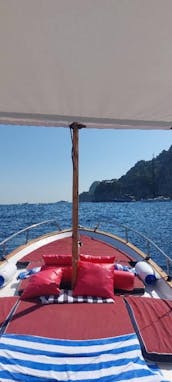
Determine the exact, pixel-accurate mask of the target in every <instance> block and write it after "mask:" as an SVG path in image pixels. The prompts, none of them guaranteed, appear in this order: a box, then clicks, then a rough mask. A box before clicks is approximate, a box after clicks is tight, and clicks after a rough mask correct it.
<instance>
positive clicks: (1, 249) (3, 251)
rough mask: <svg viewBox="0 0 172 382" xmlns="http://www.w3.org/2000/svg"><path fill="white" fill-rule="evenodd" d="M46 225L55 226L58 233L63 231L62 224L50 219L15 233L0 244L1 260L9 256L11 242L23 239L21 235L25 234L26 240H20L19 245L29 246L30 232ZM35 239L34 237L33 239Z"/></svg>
mask: <svg viewBox="0 0 172 382" xmlns="http://www.w3.org/2000/svg"><path fill="white" fill-rule="evenodd" d="M45 225H50V226H52V225H53V226H55V227H56V228H57V229H58V231H61V227H60V224H59V223H58V222H57V221H56V220H53V219H49V220H44V221H42V222H39V223H35V224H32V225H30V226H28V227H26V228H23V229H21V230H19V231H17V232H15V233H13V234H12V235H10V236H8V237H7V238H6V239H4V240H2V241H1V242H0V259H3V258H4V257H5V256H6V255H7V253H8V252H7V245H8V244H9V242H11V241H12V240H13V239H16V238H19V237H21V235H23V234H24V240H22V241H21V240H20V241H18V242H17V244H21V245H23V244H27V243H28V241H29V239H30V237H29V235H30V232H31V231H33V230H34V229H36V228H39V227H40V226H45ZM39 235H40V230H39ZM32 239H33V237H32ZM11 249H14V247H13V246H11V247H10V250H11Z"/></svg>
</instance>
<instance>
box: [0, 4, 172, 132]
mask: <svg viewBox="0 0 172 382" xmlns="http://www.w3.org/2000/svg"><path fill="white" fill-rule="evenodd" d="M171 14H172V2H171V0H145V1H141V0H139V1H138V0H130V1H126V0H94V1H92V0H87V1H80V0H70V1H69V0H49V1H47V0H29V1H26V0H24V1H23V0H15V1H11V0H1V1H0V52H1V63H0V84H1V86H0V124H20V125H40V126H61V127H63V126H68V125H69V124H70V123H71V122H78V123H80V124H84V125H86V126H87V127H99V128H106V127H107V128H120V129H123V128H124V129H126V128H145V129H149V128H155V129H170V128H171V126H172V108H171V99H172V71H171V68H172V49H171V36H172V23H171Z"/></svg>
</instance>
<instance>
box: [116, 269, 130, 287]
mask: <svg viewBox="0 0 172 382" xmlns="http://www.w3.org/2000/svg"><path fill="white" fill-rule="evenodd" d="M134 279H135V276H134V274H133V273H132V272H126V271H118V270H114V289H122V290H128V291H129V290H133V289H134Z"/></svg>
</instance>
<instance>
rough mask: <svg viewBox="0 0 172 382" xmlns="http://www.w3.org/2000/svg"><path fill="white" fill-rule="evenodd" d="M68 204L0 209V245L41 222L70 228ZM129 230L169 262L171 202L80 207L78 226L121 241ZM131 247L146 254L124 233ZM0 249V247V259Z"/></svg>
mask: <svg viewBox="0 0 172 382" xmlns="http://www.w3.org/2000/svg"><path fill="white" fill-rule="evenodd" d="M71 212H72V204H71V203H68V202H63V201H61V202H57V203H49V204H46V203H39V204H28V203H25V204H13V205H0V242H1V241H3V240H4V239H5V238H7V237H8V236H10V235H12V234H13V233H15V232H16V231H19V230H21V229H23V228H25V227H27V226H31V225H33V224H36V223H39V222H40V221H45V220H54V221H55V222H56V223H57V225H59V226H60V228H61V229H64V228H69V227H71V225H72V213H71ZM119 223H121V224H122V225H125V226H127V227H130V228H132V229H134V230H136V231H138V232H140V233H142V234H143V235H145V236H147V237H149V238H150V239H151V240H153V241H154V242H155V244H156V245H157V246H158V247H160V248H161V249H162V250H163V251H164V252H165V253H166V254H167V255H168V256H169V257H170V258H172V201H169V202H167V201H165V202H164V201H161V202H129V203H127V202H123V203H81V204H80V207H79V224H80V225H81V226H86V227H89V228H95V227H96V226H98V227H99V229H100V230H103V231H108V232H112V233H114V234H117V235H121V236H122V237H124V238H125V234H126V230H125V228H122V229H120V228H119ZM57 225H54V223H50V224H49V226H46V227H45V226H44V225H42V226H40V227H38V228H37V229H34V230H32V231H31V233H29V235H30V236H29V238H30V239H31V238H33V237H35V236H37V235H38V234H43V233H45V228H46V229H47V227H48V231H52V230H53V229H57ZM128 239H129V241H131V242H132V243H133V244H135V245H138V246H139V247H141V249H142V250H144V251H146V252H148V247H147V242H146V244H145V240H143V239H142V237H141V236H138V235H136V234H135V233H134V232H133V231H129V232H128ZM23 243H24V236H23V235H20V236H18V237H17V238H14V239H13V240H11V241H10V242H9V243H8V244H7V245H6V248H5V249H4V250H5V252H6V253H8V252H9V251H10V250H11V249H13V248H14V247H15V245H16V244H17V245H19V244H23ZM149 251H150V254H151V255H152V257H153V259H155V260H156V261H157V262H158V263H159V265H161V266H162V267H163V268H164V269H165V264H166V262H165V259H164V258H163V256H162V255H159V253H158V251H157V250H156V249H154V248H153V247H152V246H150V248H149ZM2 253H3V248H2V246H1V247H0V254H1V255H2Z"/></svg>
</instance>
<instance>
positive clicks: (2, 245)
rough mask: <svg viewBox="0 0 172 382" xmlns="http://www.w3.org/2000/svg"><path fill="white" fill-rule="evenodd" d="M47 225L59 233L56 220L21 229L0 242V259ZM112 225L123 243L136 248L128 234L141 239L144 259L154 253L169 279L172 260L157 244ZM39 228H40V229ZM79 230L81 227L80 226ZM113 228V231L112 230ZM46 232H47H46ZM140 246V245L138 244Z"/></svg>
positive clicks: (120, 225) (114, 222)
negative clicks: (34, 231) (117, 230)
mask: <svg viewBox="0 0 172 382" xmlns="http://www.w3.org/2000/svg"><path fill="white" fill-rule="evenodd" d="M102 223H103V222H102V221H101V222H99V223H98V224H97V225H96V226H95V227H94V231H95V232H96V231H97V230H98V228H99V227H100V225H102ZM47 225H49V226H50V232H51V231H52V228H51V227H52V226H54V227H56V228H57V229H58V231H61V230H62V229H61V227H60V224H59V223H58V222H57V220H53V219H49V220H44V221H42V222H39V223H35V224H32V225H30V226H28V227H26V228H24V229H21V230H19V231H18V232H16V233H14V234H12V235H10V236H9V237H7V238H6V239H4V240H3V241H1V242H0V259H3V258H5V256H6V255H7V254H8V250H7V246H9V247H10V248H8V249H9V252H10V251H11V250H13V249H14V248H15V247H16V246H17V245H23V244H27V243H28V241H29V240H30V233H31V231H33V230H35V229H37V228H38V233H37V235H34V234H33V233H32V238H31V239H34V238H36V237H37V236H40V234H45V232H44V230H43V228H42V227H43V226H47ZM112 225H113V227H112ZM112 225H111V232H114V234H115V233H116V229H115V231H114V226H115V225H116V226H118V228H119V229H120V230H122V234H121V232H120V236H122V237H123V240H124V241H125V243H126V244H127V243H129V242H130V243H132V244H134V245H136V246H138V245H137V244H138V241H137V239H136V243H135V242H134V241H133V238H132V239H129V236H130V233H132V234H134V235H137V237H138V238H140V239H142V240H143V243H144V247H145V248H144V253H145V254H146V257H145V260H148V259H150V258H152V259H153V253H155V251H156V254H157V255H158V256H159V259H160V260H161V261H162V262H163V269H164V270H165V271H166V273H167V275H168V276H169V278H171V277H170V274H171V273H172V259H171V258H170V257H169V256H168V255H167V254H166V253H165V252H164V251H163V250H162V249H161V248H159V246H158V245H157V244H155V243H154V242H153V241H152V240H151V239H149V238H148V237H147V236H146V235H144V234H142V233H140V232H138V231H137V230H135V229H134V228H130V227H128V226H125V225H123V224H121V223H120V222H118V221H116V220H115V221H114V220H113V222H112ZM40 227H41V228H40ZM80 228H81V226H80ZM112 228H113V229H112ZM46 232H47V230H46ZM23 234H24V238H23V236H22V238H21V239H19V237H21V235H23ZM13 239H16V241H15V246H14V245H12V244H11V245H9V243H10V242H11V241H12V240H13ZM139 244H140V243H139ZM139 248H140V245H139Z"/></svg>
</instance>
